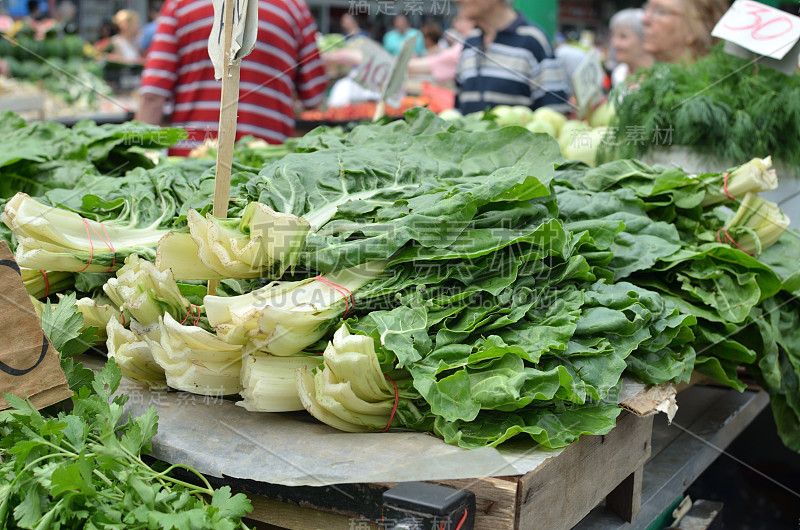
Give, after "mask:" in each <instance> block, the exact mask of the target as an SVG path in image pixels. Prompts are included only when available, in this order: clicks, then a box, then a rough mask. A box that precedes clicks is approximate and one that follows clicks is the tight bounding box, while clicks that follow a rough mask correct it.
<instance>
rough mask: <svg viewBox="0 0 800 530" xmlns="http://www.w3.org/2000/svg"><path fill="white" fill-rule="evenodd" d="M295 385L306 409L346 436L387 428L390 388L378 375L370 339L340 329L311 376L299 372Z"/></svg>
mask: <svg viewBox="0 0 800 530" xmlns="http://www.w3.org/2000/svg"><path fill="white" fill-rule="evenodd" d="M296 377H297V386H298V391H299V395H300V401H301V402H302V403H303V406H304V407H305V409H306V410H307V411H308V412H309V413H310V414H311V415H312V416H314V417H315V418H317V419H318V420H320V421H321V422H323V423H326V424H328V425H330V426H331V427H335V428H336V429H339V430H341V431H347V432H374V431H380V430H383V429H385V428H386V427H387V425H388V423H389V421H390V419H391V417H392V409H393V408H394V402H395V398H396V396H395V389H394V386H393V385H392V384H391V383H389V381H388V380H387V379H386V377H385V376H384V374H383V372H382V371H381V367H380V363H379V362H378V356H377V354H376V353H375V342H374V341H373V339H372V338H371V337H368V336H364V335H351V334H350V332H349V331H348V330H347V327H346V326H344V325H342V327H341V328H339V329H338V330H337V331H336V333H335V334H334V336H333V340H332V341H330V342H329V343H328V346H327V347H326V348H325V352H324V353H323V365H322V366H321V367H319V368H317V370H316V372H315V373H313V374H312V372H311V370H310V369H309V368H306V367H302V368H298V369H297V373H296Z"/></svg>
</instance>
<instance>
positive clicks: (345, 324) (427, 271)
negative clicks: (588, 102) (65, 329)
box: [3, 109, 800, 449]
mask: <svg viewBox="0 0 800 530" xmlns="http://www.w3.org/2000/svg"><path fill="white" fill-rule="evenodd" d="M248 156H249V155H248ZM240 160H241V159H240ZM248 160H249V161H250V162H249V163H250V164H255V163H258V159H257V158H253V157H252V156H249V158H248ZM767 162H768V161H764V160H754V161H752V162H751V163H749V164H747V165H743V166H742V167H740V168H734V170H732V171H731V172H730V177H724V176H723V174H707V175H700V176H691V175H687V174H686V173H684V172H683V171H681V170H679V169H676V168H664V167H658V166H656V167H648V166H646V165H644V164H642V163H640V162H637V161H635V160H622V161H618V162H612V163H609V164H606V165H602V166H600V167H597V168H594V169H590V168H588V167H586V166H584V165H582V164H576V163H569V162H567V161H566V160H564V159H562V158H561V156H560V152H559V150H558V146H557V144H556V143H555V141H554V140H553V139H551V138H550V137H548V136H546V135H537V134H533V133H530V132H528V131H526V130H525V129H522V128H518V127H507V128H492V129H483V128H467V129H464V130H461V129H459V128H457V127H454V126H452V125H451V124H449V123H447V122H445V121H442V120H440V119H438V118H436V117H435V116H434V115H433V114H431V113H430V112H427V111H425V110H422V109H414V110H412V111H410V112H409V113H407V116H406V120H404V121H398V122H393V123H389V124H372V125H365V126H359V127H356V128H355V129H353V130H352V131H351V132H349V133H347V134H342V133H341V131H331V130H327V129H318V130H316V131H314V132H312V133H311V134H309V135H307V136H306V137H304V138H302V139H300V140H299V141H297V143H296V144H295V145H294V148H293V149H292V152H291V153H289V154H287V155H286V156H284V157H282V158H279V159H272V158H270V161H268V162H267V163H266V164H265V165H264V166H263V168H259V169H258V170H257V171H256V168H254V167H252V165H251V166H245V165H237V166H236V167H235V168H234V173H233V178H232V188H231V197H232V199H231V202H230V204H229V210H228V218H227V219H216V218H214V217H212V216H210V215H207V213H208V211H209V209H210V203H211V194H212V193H213V176H212V174H211V173H210V171H209V170H210V163H209V162H206V161H188V160H187V161H181V162H178V163H173V164H161V165H157V166H155V167H152V168H148V169H144V168H138V169H135V170H131V171H128V172H127V173H125V174H124V175H121V176H118V177H107V176H102V175H100V176H97V175H93V176H91V177H87V178H85V179H84V180H81V181H80V184H79V185H78V186H75V187H73V188H72V189H66V188H60V187H58V186H53V187H52V189H49V190H47V191H45V192H43V193H41V194H40V197H39V198H40V199H41V202H42V203H43V204H49V205H54V206H58V207H60V208H61V209H69V210H71V211H73V212H75V213H77V214H79V215H80V216H82V217H83V220H82V219H81V218H80V217H77V216H75V217H74V218H72V220H66V218H64V219H65V221H64V223H63V225H64V228H63V229H62V230H63V231H64V232H66V231H67V230H66V225H67V224H71V223H77V228H76V229H75V231H74V232H73V233H74V234H75V237H72V238H62V237H61V236H59V235H58V230H51V229H49V228H47V230H44V228H43V227H46V226H47V224H46V223H45V222H43V221H42V220H45V221H46V220H47V218H48V214H42V215H40V216H39V221H40V222H38V223H36V229H37V230H44V231H43V232H41V233H42V234H46V235H45V236H38V235H36V234H37V233H36V232H35V230H34V228H33V227H30V228H25V227H26V226H27V224H26V223H27V222H23V221H24V219H25V218H26V217H25V216H30V215H31V213H30V212H32V211H39V210H36V209H35V207H34V206H32V205H31V203H30V202H26V201H28V200H29V199H24V200H20V198H19V197H17V198H15V199H13V200H12V201H9V203H8V205H7V206H6V209H5V212H4V218H3V219H4V221H5V222H6V224H7V225H9V226H11V227H13V228H14V229H15V234H16V237H17V238H18V239H20V248H21V249H22V251H20V250H19V249H18V251H17V252H18V254H17V257H18V260H19V261H20V263H21V264H22V265H23V266H25V263H26V262H28V261H27V260H32V261H30V263H37V266H36V267H32V268H37V269H38V268H49V267H45V266H39V265H38V264H40V263H43V262H41V261H33V259H34V258H36V259H39V258H38V257H37V256H41V255H43V254H47V256H48V259H51V258H52V259H53V261H49V262H47V263H52V264H53V267H52V269H51V270H68V271H76V278H77V279H76V290H77V291H80V292H82V293H85V294H93V293H94V294H95V295H96V291H97V289H98V288H99V287H100V286H102V285H103V284H104V283H105V289H106V290H105V292H106V293H108V294H109V296H110V297H111V298H112V299H113V300H116V301H115V302H113V303H114V307H115V308H117V309H119V311H121V312H122V313H123V314H124V316H125V318H124V322H120V321H119V319H116V318H112V319H110V321H109V322H108V327H107V335H108V342H107V346H108V350H109V354H110V355H111V356H113V357H114V359H116V360H117V362H118V363H119V364H120V366H121V367H122V369H123V371H124V373H126V375H128V376H130V377H132V378H134V379H137V380H139V381H141V382H142V383H145V384H148V385H151V386H158V385H162V386H163V385H169V386H172V387H174V388H182V389H189V388H190V389H193V390H194V391H197V392H201V393H232V392H233V393H235V392H241V394H242V396H243V397H244V401H243V402H242V405H243V406H244V407H245V408H247V409H248V410H266V411H277V410H299V409H301V408H305V409H306V410H308V411H309V412H311V413H312V414H313V415H314V416H315V417H317V418H319V419H321V420H322V421H325V422H326V423H329V424H330V425H333V426H335V427H337V428H339V429H342V430H349V431H354V432H359V431H379V430H382V429H384V428H386V427H392V428H405V429H416V430H424V431H432V432H434V433H436V434H437V435H439V436H441V437H442V438H444V439H445V440H446V441H447V442H449V443H454V444H459V445H461V446H464V447H481V446H485V445H497V444H499V443H502V442H503V441H505V440H508V439H509V438H511V437H513V436H515V435H517V434H520V433H524V434H526V435H528V436H530V437H531V438H533V439H534V440H536V441H537V442H539V443H541V444H542V445H544V446H546V447H563V446H564V445H567V444H569V443H571V442H572V441H574V440H576V439H578V438H579V437H580V436H582V435H584V434H600V433H605V432H608V431H609V430H610V429H611V428H612V427H613V426H614V423H615V418H616V416H617V414H618V413H619V411H620V409H619V407H618V406H617V394H618V392H619V389H620V385H621V378H622V377H623V375H624V374H628V375H631V376H633V377H636V378H638V379H640V380H642V381H644V382H647V383H654V384H656V383H663V382H668V381H672V382H680V381H688V380H689V377H690V376H691V374H692V372H693V371H694V370H697V371H700V372H701V373H703V374H705V375H708V376H709V377H712V378H714V379H716V380H718V381H720V382H722V383H724V384H727V385H730V386H732V387H734V388H738V389H740V390H741V389H743V388H744V382H743V381H742V380H741V379H740V377H739V369H740V368H741V367H746V368H747V369H748V370H749V371H750V372H751V373H752V374H753V375H754V376H755V377H756V378H759V380H760V381H763V386H764V387H765V388H767V389H768V390H769V391H770V393H771V394H772V395H773V396H774V397H775V403H776V404H774V405H773V406H774V407H776V409H775V410H776V417H779V419H778V423H779V426H780V429H781V434H782V436H783V437H784V440H785V441H786V443H787V445H789V446H790V447H794V448H796V449H800V437H798V436H797V432H798V429H797V425H798V424H799V423H800V421H798V418H800V407H798V403H797V400H796V399H795V396H796V394H792V391H793V389H794V388H796V385H797V382H798V378H797V371H796V368H797V363H795V361H796V360H797V359H798V358H800V352H798V351H797V345H798V341H797V340H796V338H795V337H794V335H795V334H796V333H797V329H800V328H798V327H797V326H793V322H795V321H796V320H797V319H798V318H799V315H800V313H798V306H797V304H796V302H795V301H794V298H793V296H794V295H796V294H797V291H798V283H800V282H799V281H798V276H797V275H796V274H795V273H794V272H793V271H791V269H787V268H786V267H785V265H783V266H781V265H780V263H784V262H783V261H782V259H781V258H780V257H779V256H785V255H788V256H794V258H790V259H789V260H788V262H789V263H791V262H792V261H791V260H792V259H794V260H795V261H796V259H797V257H798V256H800V253H798V251H797V250H798V249H797V248H796V246H792V238H797V237H798V234H797V233H795V232H792V231H788V232H786V233H785V234H783V237H780V234H781V233H782V232H783V230H784V229H785V224H782V223H783V221H784V219H783V217H782V215H783V214H782V213H780V212H779V211H773V210H771V209H769V208H764V212H767V213H764V214H763V216H762V217H763V218H764V220H765V223H766V224H772V225H775V226H776V227H777V229H775V230H769V231H766V229H764V228H762V227H761V225H760V224H758V223H756V224H751V223H750V220H752V218H753V217H754V216H753V215H750V216H746V217H747V218H748V219H749V220H748V221H742V220H740V221H737V222H734V221H735V220H736V219H737V217H736V216H732V214H731V209H733V210H735V209H737V208H738V209H742V208H744V207H746V206H747V205H748V204H755V203H754V202H753V201H754V199H752V197H754V196H755V195H754V192H757V191H761V190H763V189H768V188H769V186H771V185H772V184H771V183H772V180H774V174H771V173H769V171H767V169H768V164H767ZM742 182H744V183H745V184H746V185H741V183H742ZM84 186H86V187H84ZM748 186H749V187H748ZM763 186H766V188H765V187H763ZM740 187H741V189H739V188H740ZM734 189H735V190H737V191H736V193H737V196H740V197H741V196H744V197H745V199H743V200H741V201H740V200H738V199H737V200H732V199H731V198H730V197H728V195H730V192H731V191H732V190H734ZM723 190H724V192H723ZM747 194H749V195H747ZM748 197H749V198H748ZM755 197H757V196H755ZM32 208H33V209H32ZM739 217H742V216H739ZM756 217H757V216H756ZM90 220H91V221H92V222H102V223H104V224H103V225H100V224H96V225H90V224H89V221H90ZM15 223H16V224H15ZM53 226H55V225H53ZM84 226H85V227H86V229H85V230H84ZM90 226H91V227H93V229H94V230H96V233H98V234H99V233H101V230H103V229H104V228H103V227H105V228H107V229H108V230H109V231H112V230H121V231H122V232H119V233H120V234H123V233H124V231H125V230H129V229H136V230H145V231H148V230H152V231H159V237H160V233H161V231H164V232H166V231H169V234H167V235H165V236H164V237H163V238H161V239H160V240H159V243H158V249H157V258H156V267H157V266H158V265H159V259H161V261H160V263H161V265H162V266H163V265H164V263H167V262H168V263H169V264H170V265H169V269H166V268H164V267H162V268H164V270H162V271H159V270H158V269H157V268H156V267H154V266H153V264H149V263H147V261H146V260H144V259H143V258H145V257H147V258H152V255H153V253H154V252H155V250H156V249H155V243H153V242H152V241H151V242H150V243H148V245H149V246H142V245H139V246H138V247H135V248H134V247H131V248H127V249H126V248H124V247H122V246H119V249H115V248H112V246H111V245H108V244H105V245H103V244H99V243H97V241H98V240H97V238H95V239H94V240H92V237H91V236H89V237H88V240H87V239H84V240H80V241H78V240H79V239H80V237H82V236H80V234H81V233H82V232H81V231H85V232H86V233H87V234H88V229H89V227H90ZM767 232H769V233H767ZM109 233H114V234H116V233H118V232H113V231H112V232H109ZM721 235H724V236H725V237H727V238H728V239H727V240H726V239H723V238H721ZM40 237H41V239H38V238H40ZM120 237H121V236H120ZM779 237H780V240H779V241H778V242H777V243H776V244H775V245H773V246H771V247H769V248H767V243H766V242H767V241H768V242H769V243H772V242H773V241H774V240H775V239H778V238H779ZM25 238H27V239H25ZM44 238H47V242H46V244H45V243H43V241H44ZM748 238H749V239H748ZM771 238H772V239H771ZM156 239H158V238H152V240H153V241H155V240H156ZM121 240H122V239H120V241H121ZM731 241H732V243H731ZM737 241H739V242H741V243H739V242H737ZM746 241H747V243H746ZM762 241H763V242H765V243H764V245H761V242H762ZM37 245H38V246H37ZM89 245H91V249H90V251H87V250H86V248H88V247H89ZM145 247H146V248H145ZM29 251H30V252H29ZM40 251H45V252H40ZM134 251H135V252H137V253H140V254H142V256H137V257H134V256H132V255H130V256H129V255H128V254H129V253H130V252H134ZM759 254H761V256H759ZM101 260H102V261H101ZM62 263H63V264H69V267H70V268H62V269H59V268H58V267H59V266H60V264H62ZM92 263H94V264H95V265H97V266H100V265H102V266H100V269H101V270H108V272H106V273H92V274H88V273H87V272H77V271H79V270H80V269H81V268H85V267H87V266H88V265H90V264H92ZM65 267H66V265H65ZM781 267H783V268H781ZM115 269H116V275H117V278H116V279H115V280H114V281H113V282H108V283H106V280H107V279H108V277H109V276H110V275H112V274H114V270H115ZM211 278H224V280H223V286H224V288H223V290H222V292H219V293H218V295H221V296H217V297H213V296H205V297H204V296H203V295H204V291H205V285H204V284H203V283H201V282H200V281H198V280H206V279H211ZM270 280H280V282H278V283H267V282H269V281H270ZM345 286H346V287H345ZM125 293H129V294H125ZM112 295H113V296H112ZM231 295H234V296H233V297H230V298H225V297H227V296H231ZM99 303H100V302H99V301H98V304H99ZM104 303H105V302H104ZM192 304H194V305H192ZM201 305H202V307H198V306H201ZM320 351H323V352H324V353H323V355H322V357H321V358H320V356H319V355H318V354H319V352H320ZM278 366H282V367H283V368H281V369H280V370H279V369H278ZM287 366H288V367H289V368H288V369H287V368H286V367H287ZM281 370H283V371H281ZM238 374H241V375H240V377H237V375H238ZM286 374H288V375H286ZM292 374H294V379H293V378H292ZM275 388H280V389H283V390H281V391H280V392H277V391H275V390H274V389H275Z"/></svg>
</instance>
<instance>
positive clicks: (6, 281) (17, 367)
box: [0, 241, 72, 410]
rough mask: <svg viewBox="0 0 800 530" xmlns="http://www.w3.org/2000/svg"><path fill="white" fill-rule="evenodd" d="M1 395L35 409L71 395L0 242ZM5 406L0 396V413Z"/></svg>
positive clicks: (10, 257) (15, 264)
mask: <svg viewBox="0 0 800 530" xmlns="http://www.w3.org/2000/svg"><path fill="white" fill-rule="evenodd" d="M0 285H2V286H3V292H2V293H0V337H3V340H2V341H1V342H0V392H8V393H10V394H14V395H16V396H19V397H27V398H28V399H30V400H31V403H33V404H34V406H36V407H37V408H42V407H46V406H49V405H52V404H54V403H58V402H59V401H62V400H64V399H67V398H68V397H70V396H71V395H72V392H71V391H70V389H69V387H68V386H67V380H66V378H65V377H64V372H63V371H62V370H61V363H60V362H59V360H58V353H57V352H56V351H55V349H53V346H52V345H51V344H50V341H49V340H48V338H47V337H46V336H45V334H44V332H43V331H42V327H41V325H40V324H39V318H38V317H37V316H36V312H35V311H34V310H33V305H32V304H31V300H30V298H29V297H28V292H27V291H26V290H25V286H24V285H23V284H22V276H21V275H20V270H19V266H18V265H17V262H16V261H14V257H13V256H12V255H11V251H10V250H9V248H8V245H6V243H5V242H4V241H0ZM7 408H8V403H7V402H6V400H5V398H3V395H2V394H1V393H0V410H3V409H7Z"/></svg>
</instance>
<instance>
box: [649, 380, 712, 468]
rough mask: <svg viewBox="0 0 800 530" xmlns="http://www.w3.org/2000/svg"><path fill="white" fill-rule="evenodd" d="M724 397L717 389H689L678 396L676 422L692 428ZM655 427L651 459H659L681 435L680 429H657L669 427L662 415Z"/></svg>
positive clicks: (694, 387)
mask: <svg viewBox="0 0 800 530" xmlns="http://www.w3.org/2000/svg"><path fill="white" fill-rule="evenodd" d="M724 397H725V392H721V391H720V389H719V388H716V387H708V386H692V387H690V388H687V389H686V390H684V391H682V392H681V393H680V394H679V395H678V413H677V414H675V421H677V422H678V423H679V424H680V425H683V426H685V427H687V428H688V427H691V426H692V425H693V424H694V422H696V421H697V420H698V419H699V418H700V417H701V416H702V415H703V413H704V412H705V411H706V410H708V409H710V408H712V407H714V406H715V405H716V404H717V402H719V401H720V400H721V399H724ZM653 425H654V427H653V452H652V454H651V456H650V458H655V457H657V456H658V454H659V453H660V452H661V451H662V450H663V449H664V448H665V447H667V446H668V445H669V444H670V443H672V441H673V440H675V438H677V437H678V436H680V434H681V431H680V430H678V429H660V428H658V429H657V428H655V426H658V425H664V426H666V425H667V418H666V416H664V415H662V414H659V415H658V418H657V419H656V421H655V423H654V424H653Z"/></svg>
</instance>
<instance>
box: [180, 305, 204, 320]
mask: <svg viewBox="0 0 800 530" xmlns="http://www.w3.org/2000/svg"><path fill="white" fill-rule="evenodd" d="M194 309H197V317H196V318H195V319H194V322H192V325H193V326H196V325H197V324H198V323H199V322H200V315H202V314H203V310H202V309H200V306H198V305H194V304H191V303H190V304H189V311H187V312H186V316H185V317H183V320H181V326H182V325H183V324H185V323H186V321H187V320H189V315H191V314H192V312H193V310H194Z"/></svg>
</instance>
